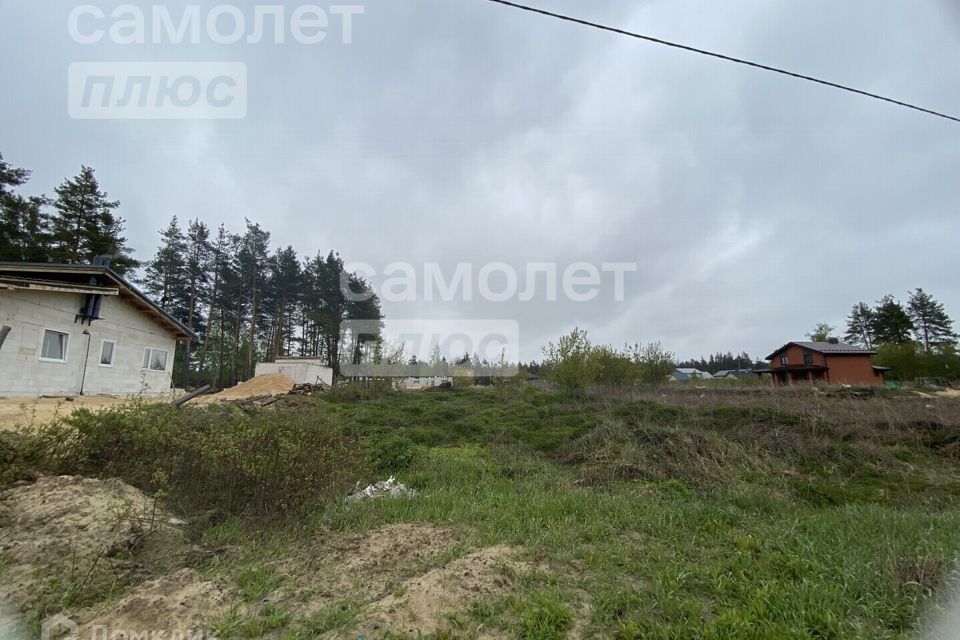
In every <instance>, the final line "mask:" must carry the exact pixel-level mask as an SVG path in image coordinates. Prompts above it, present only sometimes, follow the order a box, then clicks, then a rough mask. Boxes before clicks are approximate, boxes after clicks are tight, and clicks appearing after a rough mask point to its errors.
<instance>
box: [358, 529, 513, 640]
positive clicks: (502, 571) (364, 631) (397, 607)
mask: <svg viewBox="0 0 960 640" xmlns="http://www.w3.org/2000/svg"><path fill="white" fill-rule="evenodd" d="M513 553H514V551H513V550H512V549H511V548H510V547H505V546H497V547H488V548H486V549H481V550H479V551H475V552H473V553H470V554H468V555H466V556H463V557H462V558H457V559H455V560H452V561H451V562H449V563H447V564H446V565H444V566H441V567H437V568H435V569H431V570H430V571H427V572H426V573H424V574H423V575H420V576H416V577H413V578H409V579H408V580H406V581H404V582H403V584H401V585H400V586H399V588H398V589H397V590H396V591H395V592H394V593H391V594H389V595H387V596H386V597H384V598H381V599H380V600H379V601H378V602H376V603H375V604H374V605H373V606H372V607H371V609H370V613H369V614H368V615H367V616H365V617H364V618H362V619H361V621H360V624H359V625H358V629H357V632H358V633H359V634H360V635H362V636H364V637H368V638H375V637H378V636H379V635H382V634H383V633H384V632H385V631H390V632H393V633H407V634H411V635H413V636H417V634H427V635H429V634H436V633H437V632H438V631H445V630H449V629H448V626H449V621H448V616H449V615H450V614H454V613H458V612H462V611H464V610H465V609H466V608H467V607H468V606H469V605H470V603H471V602H474V601H484V602H490V601H493V600H496V599H497V598H498V597H500V596H502V595H503V594H505V593H506V592H507V590H509V588H510V587H511V586H512V584H513V579H514V576H516V575H518V574H520V573H523V572H525V571H526V570H527V566H526V565H525V564H523V563H520V562H517V561H515V560H513V559H512V557H511V556H512V555H513ZM473 631H474V632H476V633H478V634H479V633H483V632H484V630H483V629H475V630H473ZM351 635H352V634H351ZM485 637H493V636H491V635H490V634H485Z"/></svg>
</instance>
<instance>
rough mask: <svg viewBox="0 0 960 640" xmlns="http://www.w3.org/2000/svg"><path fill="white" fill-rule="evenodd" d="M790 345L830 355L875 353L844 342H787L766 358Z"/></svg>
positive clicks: (870, 354) (770, 358)
mask: <svg viewBox="0 0 960 640" xmlns="http://www.w3.org/2000/svg"><path fill="white" fill-rule="evenodd" d="M791 345H795V346H798V347H800V348H802V349H808V350H810V351H816V352H817V353H825V354H830V355H860V356H872V355H873V354H875V353H876V351H873V350H872V349H865V348H863V347H858V346H857V345H855V344H845V343H843V342H788V343H787V344H785V345H783V346H782V347H780V348H779V349H777V350H776V351H774V352H773V353H771V354H770V355H768V356H767V360H773V359H774V358H776V357H777V354H778V353H780V352H782V351H784V350H785V349H787V348H788V347H790V346H791Z"/></svg>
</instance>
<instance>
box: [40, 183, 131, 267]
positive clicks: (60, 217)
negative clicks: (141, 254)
mask: <svg viewBox="0 0 960 640" xmlns="http://www.w3.org/2000/svg"><path fill="white" fill-rule="evenodd" d="M56 193H57V199H56V201H54V207H56V209H57V214H56V216H55V217H54V218H53V222H52V225H51V228H52V238H51V239H52V251H51V253H52V256H51V257H52V258H53V260H54V261H55V262H66V263H70V264H79V263H89V262H92V261H93V259H94V258H95V257H96V256H99V255H108V256H110V257H111V263H110V267H111V269H113V270H114V271H116V272H117V273H120V274H124V273H126V272H127V271H130V270H131V269H134V268H136V267H137V266H138V262H137V261H136V260H134V259H133V258H132V257H131V255H130V254H131V253H132V250H131V249H130V248H129V247H128V246H127V241H126V238H124V237H123V226H124V220H123V218H121V217H119V216H117V215H115V213H114V211H115V210H116V209H117V208H118V207H119V206H120V203H119V202H117V201H112V200H109V199H108V196H107V194H106V193H105V192H103V191H101V190H100V184H99V183H98V182H97V178H96V176H95V175H94V171H93V169H91V168H90V167H87V166H83V167H81V169H80V173H79V174H77V175H76V176H75V177H74V178H72V179H69V180H66V181H64V182H63V184H61V185H60V186H59V187H57V188H56Z"/></svg>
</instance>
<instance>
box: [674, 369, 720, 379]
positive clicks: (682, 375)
mask: <svg viewBox="0 0 960 640" xmlns="http://www.w3.org/2000/svg"><path fill="white" fill-rule="evenodd" d="M670 379H671V380H674V381H675V382H690V381H691V380H713V375H711V374H709V373H707V372H706V371H700V370H699V369H687V368H681V369H674V370H673V375H672V376H670Z"/></svg>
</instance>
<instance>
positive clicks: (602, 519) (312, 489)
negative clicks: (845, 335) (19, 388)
mask: <svg viewBox="0 0 960 640" xmlns="http://www.w3.org/2000/svg"><path fill="white" fill-rule="evenodd" d="M4 446H5V447H6V448H5V449H4V450H2V451H0V455H3V456H6V460H7V461H8V465H7V470H6V473H5V476H4V479H5V480H7V481H12V480H17V479H21V478H26V479H27V483H26V484H23V483H21V484H20V485H17V486H14V487H12V488H9V489H7V490H5V491H3V492H0V546H3V549H4V551H3V554H4V555H3V564H5V565H6V569H5V571H6V572H7V575H8V576H16V578H17V581H18V584H19V586H13V587H8V588H7V592H6V593H4V594H3V595H4V597H5V599H6V600H7V601H8V602H10V603H12V605H13V606H14V607H15V608H17V609H18V611H19V612H20V616H21V617H22V618H23V620H24V622H25V624H27V625H28V626H31V625H32V626H33V627H34V629H36V627H37V624H38V621H39V620H40V619H42V618H43V617H45V616H47V615H50V614H52V613H56V612H59V611H62V610H65V611H67V612H69V613H70V615H71V616H72V617H74V618H75V619H76V620H78V622H81V623H82V624H85V625H87V627H85V628H91V625H94V624H107V625H108V626H109V625H114V628H128V627H133V629H132V630H133V631H142V630H149V629H156V628H166V627H164V626H163V625H164V624H168V627H169V626H170V625H173V624H180V625H181V627H178V628H184V627H183V626H182V625H188V626H190V625H192V626H203V627H204V628H206V629H208V630H210V631H211V632H213V633H215V634H216V635H217V637H220V638H248V637H251V638H252V637H269V638H284V639H291V640H293V639H305V638H315V637H316V638H320V637H331V638H351V639H353V638H357V637H358V635H359V634H362V635H363V637H365V638H368V639H369V638H380V637H383V638H406V637H411V638H414V637H420V636H428V637H438V638H453V637H456V638H563V637H569V638H594V637H600V638H757V637H769V638H901V637H909V636H910V635H911V634H912V633H913V632H914V630H915V629H916V628H917V627H918V625H919V624H920V621H921V620H927V621H930V622H928V623H927V624H936V621H937V620H938V619H939V616H940V615H941V614H940V613H938V609H939V608H940V606H941V605H942V604H944V603H945V602H946V600H945V598H946V597H947V594H949V587H950V585H951V584H954V583H956V574H955V571H956V569H957V558H958V552H960V508H958V505H960V503H958V499H960V473H958V471H960V468H958V465H957V462H958V456H960V400H958V399H956V398H947V397H931V398H922V397H917V396H912V395H908V394H899V393H883V394H875V393H873V392H870V393H864V394H860V393H858V392H857V391H856V390H843V391H839V392H837V393H834V394H824V393H814V392H812V391H803V392H799V391H798V392H796V393H791V392H789V391H787V392H784V393H773V392H771V391H768V390H762V389H742V390H741V389H732V390H714V389H706V390H700V389H671V390H660V389H650V390H647V391H631V392H617V393H613V392H601V393H594V394H590V395H587V396H585V397H582V398H567V397H563V396H559V395H555V394H548V393H541V392H537V391H534V390H532V389H529V388H522V389H509V388H506V389H499V390H474V389H468V390H454V391H446V392H430V393H418V394H397V393H390V392H375V391H371V390H368V389H349V388H348V389H345V390H340V391H338V392H337V393H334V394H328V395H326V396H323V397H318V398H303V397H290V398H287V399H285V400H284V401H283V402H277V403H275V404H273V405H271V406H269V407H267V408H263V409H257V408H251V407H240V408H237V407H230V406H214V407H197V408H192V409H191V408H187V409H183V410H175V409H172V408H170V407H166V406H153V407H151V406H139V405H135V406H130V407H125V408H122V409H114V410H108V411H106V412H104V413H101V414H97V415H93V414H89V413H85V412H79V413H77V414H75V415H74V416H73V417H72V418H71V419H70V420H68V421H66V422H65V423H63V424H60V425H58V426H55V427H53V428H50V429H41V430H38V432H37V434H36V435H35V436H31V437H28V438H26V439H24V438H19V439H15V440H9V441H8V442H7V444H5V445H4ZM131 462H133V463H134V464H131ZM38 471H39V472H44V473H48V474H49V473H58V474H62V473H66V474H70V475H71V477H70V478H69V479H60V480H59V481H57V482H55V483H53V484H51V485H50V487H51V488H50V489H49V491H48V493H50V492H54V491H56V492H58V493H57V494H56V495H62V496H65V498H64V504H62V505H60V506H59V507H58V508H57V509H55V510H54V511H55V512H56V513H57V514H61V515H60V516H59V517H62V518H66V519H65V520H63V522H65V523H76V522H78V521H77V520H76V519H71V518H69V517H66V516H63V515H62V514H63V511H64V510H66V511H69V509H70V501H71V500H76V498H70V497H69V496H75V495H82V496H89V497H87V498H84V499H83V500H82V501H81V502H83V504H84V505H86V506H84V507H83V508H82V509H81V510H82V511H84V513H86V516H85V517H86V518H87V520H89V519H90V514H91V513H94V514H96V513H100V512H108V511H109V514H108V515H102V516H101V517H100V520H103V519H112V520H110V522H111V523H112V524H110V526H107V525H104V524H103V523H102V522H101V523H100V524H96V525H95V524H94V523H93V522H88V521H87V520H84V521H83V523H82V524H83V526H82V527H81V529H79V531H78V532H75V534H71V535H73V536H74V537H76V539H77V540H81V541H82V540H84V539H85V538H84V535H85V534H83V533H82V532H85V531H86V532H96V538H97V539H103V540H107V541H110V544H111V549H110V553H109V554H107V553H100V552H99V551H97V547H96V544H93V545H92V546H91V545H86V546H83V545H82V544H80V543H79V542H78V545H79V546H77V547H76V549H74V550H73V551H70V549H69V546H68V547H64V548H62V549H60V551H57V549H58V548H60V547H57V546H56V545H52V544H51V546H50V547H49V552H47V551H45V552H44V553H42V554H38V553H36V550H35V549H33V548H32V547H31V548H29V549H28V548H26V547H24V546H23V545H19V546H18V545H16V544H12V543H10V542H4V541H5V540H7V541H8V540H10V539H19V538H23V537H24V536H28V537H30V538H32V539H36V540H46V539H49V538H50V536H49V535H48V534H49V532H46V533H45V530H44V529H45V526H46V525H45V523H46V522H49V521H51V520H50V518H48V517H47V516H43V514H37V513H35V512H34V511H31V510H30V509H28V508H27V507H26V506H24V505H26V504H29V501H25V499H24V496H27V495H28V492H29V491H31V490H36V489H34V487H36V486H37V485H36V484H32V483H33V482H34V480H33V479H34V478H35V477H36V473H37V472H38ZM391 474H395V475H397V477H398V478H399V479H400V480H401V481H403V482H404V483H406V484H407V485H409V486H410V487H411V488H412V489H414V490H415V491H416V492H417V494H416V495H415V496H413V497H398V498H379V499H375V500H362V501H357V500H348V499H345V497H346V496H347V495H348V494H349V493H350V492H351V491H352V490H353V487H354V485H355V483H357V482H360V483H362V484H367V483H369V482H373V481H375V480H378V479H383V478H385V477H387V476H389V475H391ZM97 476H99V477H103V478H110V477H119V478H122V479H123V480H124V481H125V482H126V483H128V484H130V485H133V487H135V488H136V489H133V488H131V487H127V486H126V484H123V483H120V484H117V483H116V482H115V481H113V482H108V483H104V484H90V483H97V482H103V481H99V480H83V479H82V478H83V477H97ZM39 482H41V483H43V482H47V483H50V482H52V481H51V480H49V479H43V480H40V481H39ZM131 491H133V492H134V493H132V494H131ZM50 495H53V493H50ZM113 495H117V496H126V499H125V501H126V503H127V504H128V505H129V506H128V507H127V508H126V509H125V510H124V509H116V508H113V509H112V510H111V509H106V508H104V509H101V510H100V512H97V510H96V509H95V508H94V507H91V506H90V505H96V504H101V505H103V504H109V503H110V502H111V499H109V497H110V496H113ZM97 496H99V497H97ZM114 502H115V500H114ZM24 509H26V510H25V511H24ZM91 510H92V511H91ZM41 516H42V517H41ZM171 517H175V518H179V519H180V520H182V521H184V522H185V523H181V522H180V520H172V521H171V520H170V518H171ZM96 519H97V517H96V515H94V520H96ZM170 522H173V523H176V524H173V525H171V524H170ZM131 523H133V525H131ZM62 526H68V525H67V524H64V525H62ZM69 526H74V525H72V524H71V525H69ZM24 527H28V528H24ZM91 535H92V534H91ZM54 539H55V537H54ZM45 549H47V548H46V547H45ZM77 549H80V550H81V551H78V550H77ZM98 559H99V560H98ZM27 564H29V570H26V569H24V566H25V565H27ZM81 586H82V588H81ZM181 601H182V602H184V603H185V604H183V606H182V607H181V606H179V605H178V604H177V603H179V602H181ZM191 602H192V603H201V604H200V605H198V604H194V605H191V604H190V603H191ZM144 603H147V604H144ZM174 605H177V606H174ZM178 607H179V608H178ZM174 611H175V612H176V615H175V616H174V615H173V613H163V612H174ZM151 612H152V613H151ZM164 620H167V621H168V622H167V623H165V622H164ZM170 620H173V622H169V621H170ZM184 621H186V622H184ZM117 625H121V626H120V627H118V626H117ZM944 637H946V636H944Z"/></svg>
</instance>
